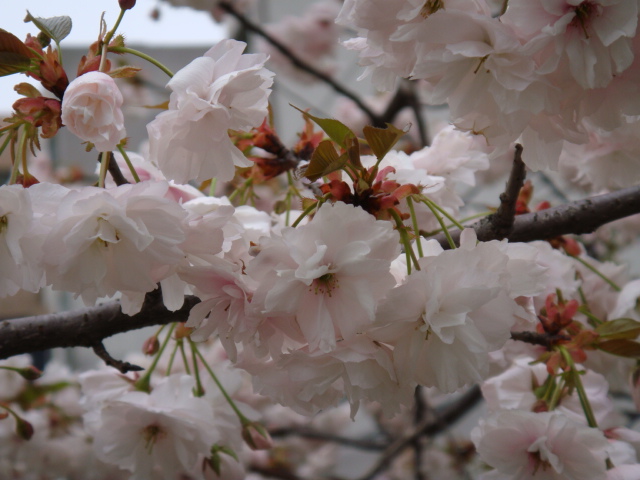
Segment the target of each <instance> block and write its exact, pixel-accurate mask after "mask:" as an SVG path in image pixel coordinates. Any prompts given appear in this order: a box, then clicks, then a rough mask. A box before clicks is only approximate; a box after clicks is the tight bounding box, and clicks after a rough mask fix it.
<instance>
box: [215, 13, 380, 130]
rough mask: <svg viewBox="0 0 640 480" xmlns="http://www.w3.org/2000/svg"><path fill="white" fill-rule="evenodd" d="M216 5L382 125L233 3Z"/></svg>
mask: <svg viewBox="0 0 640 480" xmlns="http://www.w3.org/2000/svg"><path fill="white" fill-rule="evenodd" d="M218 7H220V9H222V10H224V11H225V12H227V13H228V14H229V15H231V16H233V17H234V18H236V20H238V21H239V22H240V23H241V24H242V26H244V27H245V28H246V29H247V30H250V31H252V32H254V33H256V34H258V35H260V36H261V37H262V38H264V39H265V40H266V41H268V42H269V43H270V44H271V45H273V47H274V48H275V49H276V50H278V51H279V52H280V53H281V54H282V55H284V56H285V57H287V58H288V59H289V61H290V62H291V63H292V64H293V65H294V66H295V67H297V68H299V69H300V70H302V71H304V72H306V73H309V74H310V75H313V76H314V77H316V78H318V79H319V80H322V81H323V82H324V83H326V84H327V85H329V86H330V87H331V88H333V89H334V90H335V91H336V92H338V93H339V94H340V95H343V96H345V97H347V98H349V99H350V100H351V101H353V102H354V103H355V104H356V105H357V106H358V108H360V110H362V111H363V112H364V113H365V114H366V115H367V117H369V120H370V121H371V123H372V124H373V125H374V126H376V127H384V122H383V121H382V118H381V117H380V116H379V115H377V114H376V113H375V112H374V111H373V110H371V109H370V108H369V107H368V106H366V105H365V104H364V102H363V101H362V100H361V99H360V98H359V97H358V96H357V95H356V94H354V93H353V92H350V91H349V90H347V89H346V88H345V87H344V86H342V85H340V84H339V83H338V82H336V81H335V80H334V79H333V78H331V77H330V76H329V75H327V74H326V73H324V72H321V71H320V70H317V69H316V68H314V67H312V66H311V65H309V64H308V63H306V62H305V61H303V60H301V59H300V58H298V57H297V56H296V55H295V54H294V53H293V52H292V51H291V50H290V49H289V48H288V47H287V46H286V45H284V44H283V43H282V42H280V41H279V40H276V39H275V38H274V37H273V36H272V35H270V34H269V33H268V32H267V31H266V30H264V29H263V28H262V27H260V26H259V25H257V24H256V23H253V22H252V21H251V20H249V19H248V18H247V17H245V16H244V15H242V14H241V13H240V12H238V11H237V10H236V9H235V8H234V7H233V5H231V3H229V2H227V1H221V2H219V3H218Z"/></svg>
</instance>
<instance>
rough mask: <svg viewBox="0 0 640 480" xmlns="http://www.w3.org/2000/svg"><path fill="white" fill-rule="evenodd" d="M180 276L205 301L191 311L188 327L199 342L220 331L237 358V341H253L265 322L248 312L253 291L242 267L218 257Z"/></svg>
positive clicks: (232, 358) (228, 349) (222, 341)
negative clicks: (240, 269)
mask: <svg viewBox="0 0 640 480" xmlns="http://www.w3.org/2000/svg"><path fill="white" fill-rule="evenodd" d="M180 277H181V278H182V279H183V280H185V281H186V282H188V283H189V284H191V285H193V287H194V291H195V293H196V295H198V298H200V300H201V302H200V303H199V304H198V305H196V306H194V307H193V308H192V309H191V311H190V312H189V319H188V321H187V327H190V328H194V329H195V330H194V331H193V333H192V334H191V338H192V339H193V340H194V341H196V342H201V341H204V340H207V339H208V338H209V337H211V336H212V335H213V334H217V335H218V336H219V338H220V341H221V343H222V345H223V346H224V347H225V350H226V351H227V353H228V355H229V357H230V359H231V360H232V361H234V362H235V361H236V358H237V350H236V343H240V342H242V341H247V342H250V341H251V339H252V337H253V335H254V334H255V332H256V328H257V326H258V324H259V322H260V321H261V318H260V317H255V316H252V315H251V314H250V312H249V311H248V310H249V308H248V305H247V304H248V301H249V299H250V296H251V295H252V293H253V292H252V290H251V289H250V288H249V287H248V286H247V285H246V283H245V281H244V280H243V278H244V277H246V276H243V275H241V274H240V272H239V267H238V266H236V265H233V264H231V263H229V262H226V261H224V260H221V259H218V261H217V262H212V263H211V264H210V265H208V266H201V267H192V268H187V269H184V270H183V271H182V272H181V273H180Z"/></svg>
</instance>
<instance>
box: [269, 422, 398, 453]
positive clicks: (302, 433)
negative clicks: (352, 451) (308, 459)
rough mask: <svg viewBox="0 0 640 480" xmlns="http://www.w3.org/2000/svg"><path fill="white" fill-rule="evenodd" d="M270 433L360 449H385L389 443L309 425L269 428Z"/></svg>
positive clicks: (273, 435)
mask: <svg viewBox="0 0 640 480" xmlns="http://www.w3.org/2000/svg"><path fill="white" fill-rule="evenodd" d="M269 435H271V437H273V438H283V437H293V436H296V437H301V438H306V439H308V440H321V441H324V442H331V443H337V444H339V445H344V446H346V447H351V448H357V449H359V450H370V451H380V450H384V449H385V448H386V447H387V446H388V444H387V443H383V442H374V441H370V440H362V439H359V438H348V437H341V436H340V435H335V434H332V433H327V432H322V431H319V430H315V429H313V428H309V427H287V428H278V429H274V430H269Z"/></svg>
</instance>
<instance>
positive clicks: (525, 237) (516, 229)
mask: <svg viewBox="0 0 640 480" xmlns="http://www.w3.org/2000/svg"><path fill="white" fill-rule="evenodd" d="M638 213H640V186H635V187H629V188H625V189H623V190H618V191H616V192H612V193H605V194H604V195H598V196H595V197H590V198H586V199H584V200H578V201H576V202H571V203H567V204H565V205H560V206H558V207H553V208H549V209H547V210H542V211H540V212H534V213H527V214H524V215H518V216H517V217H516V218H515V220H514V222H513V229H512V231H511V233H510V234H509V235H508V236H507V238H508V239H509V241H511V242H532V241H534V240H546V239H548V238H553V237H557V236H560V235H568V234H576V235H580V234H583V233H591V232H593V231H595V230H596V229H597V228H598V227H601V226H602V225H604V224H606V223H609V222H613V221H614V220H619V219H621V218H624V217H629V216H631V215H635V214H638ZM471 227H472V228H473V229H474V230H475V231H476V234H477V235H478V240H481V241H485V242H486V241H489V240H495V239H497V238H498V237H497V236H496V232H495V230H494V229H493V227H492V225H491V224H490V223H489V222H477V223H475V224H473V225H472V226H471ZM451 236H452V237H453V239H454V241H455V242H456V244H458V243H459V241H460V232H451ZM431 238H435V239H437V240H438V241H439V242H440V245H442V247H443V248H445V249H447V248H449V244H448V242H447V239H446V237H445V236H444V235H436V236H434V237H431Z"/></svg>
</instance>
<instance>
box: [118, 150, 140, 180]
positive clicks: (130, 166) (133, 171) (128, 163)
mask: <svg viewBox="0 0 640 480" xmlns="http://www.w3.org/2000/svg"><path fill="white" fill-rule="evenodd" d="M118 151H119V152H120V155H122V158H124V161H125V162H127V167H129V171H130V172H131V175H132V176H133V179H134V180H135V181H136V183H140V177H139V176H138V172H136V169H135V168H133V164H132V163H131V160H130V159H129V155H127V152H126V151H125V149H124V148H123V147H122V145H120V144H118Z"/></svg>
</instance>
